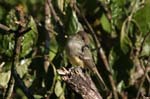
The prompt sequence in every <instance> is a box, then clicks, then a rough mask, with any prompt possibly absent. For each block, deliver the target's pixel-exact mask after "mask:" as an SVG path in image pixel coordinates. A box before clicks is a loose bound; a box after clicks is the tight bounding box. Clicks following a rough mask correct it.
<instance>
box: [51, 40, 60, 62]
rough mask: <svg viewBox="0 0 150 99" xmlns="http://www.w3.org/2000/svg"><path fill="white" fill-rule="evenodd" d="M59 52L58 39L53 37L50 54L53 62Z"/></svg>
mask: <svg viewBox="0 0 150 99" xmlns="http://www.w3.org/2000/svg"><path fill="white" fill-rule="evenodd" d="M57 51H58V43H57V41H56V39H55V38H54V37H53V38H51V42H50V53H49V56H50V60H51V61H52V60H53V58H54V57H55V56H56V53H57Z"/></svg>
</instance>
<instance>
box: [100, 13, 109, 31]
mask: <svg viewBox="0 0 150 99" xmlns="http://www.w3.org/2000/svg"><path fill="white" fill-rule="evenodd" d="M101 24H102V27H103V29H104V30H105V31H106V32H108V33H110V32H111V26H110V23H109V21H108V19H107V17H106V16H105V15H104V14H103V15H102V17H101Z"/></svg>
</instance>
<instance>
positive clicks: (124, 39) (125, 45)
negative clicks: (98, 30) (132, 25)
mask: <svg viewBox="0 0 150 99" xmlns="http://www.w3.org/2000/svg"><path fill="white" fill-rule="evenodd" d="M127 22H128V20H125V21H124V22H123V25H122V28H121V34H120V47H121V49H122V51H123V52H124V53H125V54H127V53H128V52H129V51H130V47H131V46H132V42H131V40H130V38H129V37H128V30H126V29H127V27H126V24H127Z"/></svg>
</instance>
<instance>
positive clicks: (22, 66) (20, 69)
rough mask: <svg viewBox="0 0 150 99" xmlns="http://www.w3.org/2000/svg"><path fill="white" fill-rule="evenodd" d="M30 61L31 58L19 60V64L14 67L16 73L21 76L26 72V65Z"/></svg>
mask: <svg viewBox="0 0 150 99" xmlns="http://www.w3.org/2000/svg"><path fill="white" fill-rule="evenodd" d="M30 63H31V59H23V60H21V62H20V64H19V66H17V67H16V70H17V73H18V74H19V75H20V77H21V78H22V77H23V76H24V74H26V73H28V66H29V64H30Z"/></svg>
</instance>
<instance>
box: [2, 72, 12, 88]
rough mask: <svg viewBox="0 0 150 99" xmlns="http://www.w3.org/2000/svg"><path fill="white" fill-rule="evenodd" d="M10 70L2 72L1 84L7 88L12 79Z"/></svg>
mask: <svg viewBox="0 0 150 99" xmlns="http://www.w3.org/2000/svg"><path fill="white" fill-rule="evenodd" d="M10 74H11V72H10V71H7V72H1V73H0V86H1V87H4V88H6V86H7V84H8V81H9V79H10Z"/></svg>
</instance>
